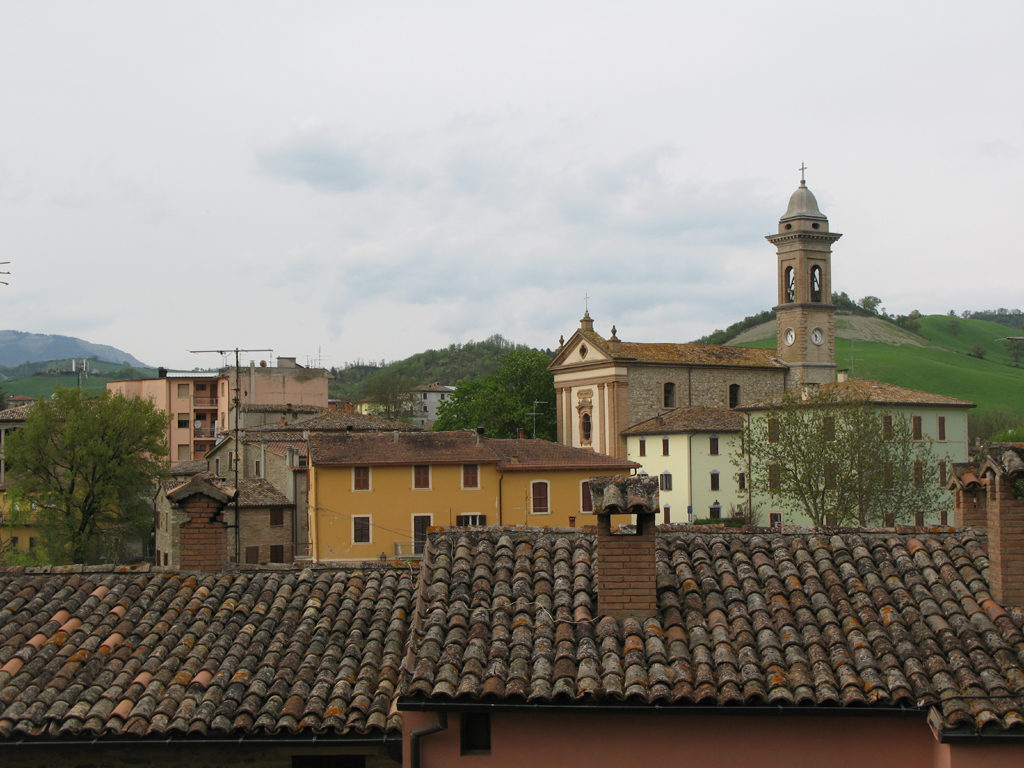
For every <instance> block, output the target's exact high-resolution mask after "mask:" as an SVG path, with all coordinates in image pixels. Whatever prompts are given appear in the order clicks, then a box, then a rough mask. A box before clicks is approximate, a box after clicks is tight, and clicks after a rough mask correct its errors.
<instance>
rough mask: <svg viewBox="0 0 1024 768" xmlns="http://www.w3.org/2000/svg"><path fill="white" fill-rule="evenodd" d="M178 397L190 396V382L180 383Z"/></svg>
mask: <svg viewBox="0 0 1024 768" xmlns="http://www.w3.org/2000/svg"><path fill="white" fill-rule="evenodd" d="M178 397H186V398H187V397H188V384H179V385H178Z"/></svg>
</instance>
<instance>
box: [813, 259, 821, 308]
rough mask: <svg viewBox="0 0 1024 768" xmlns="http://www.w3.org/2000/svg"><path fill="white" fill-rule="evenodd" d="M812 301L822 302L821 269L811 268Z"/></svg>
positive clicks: (818, 267)
mask: <svg viewBox="0 0 1024 768" xmlns="http://www.w3.org/2000/svg"><path fill="white" fill-rule="evenodd" d="M811 301H821V267H820V266H818V265H817V264H815V265H814V266H813V267H811Z"/></svg>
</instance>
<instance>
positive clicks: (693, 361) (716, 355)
mask: <svg viewBox="0 0 1024 768" xmlns="http://www.w3.org/2000/svg"><path fill="white" fill-rule="evenodd" d="M614 357H615V359H617V360H618V359H623V358H626V359H634V360H639V361H641V362H651V363H674V364H676V365H701V366H707V365H711V366H715V365H720V366H742V367H744V368H778V369H780V370H784V369H785V367H786V366H785V365H783V364H782V363H780V362H779V361H778V360H777V359H776V357H775V350H774V349H758V348H756V347H730V346H724V345H719V344H645V343H637V342H632V341H623V342H621V344H620V345H619V351H618V352H616V353H615V354H614Z"/></svg>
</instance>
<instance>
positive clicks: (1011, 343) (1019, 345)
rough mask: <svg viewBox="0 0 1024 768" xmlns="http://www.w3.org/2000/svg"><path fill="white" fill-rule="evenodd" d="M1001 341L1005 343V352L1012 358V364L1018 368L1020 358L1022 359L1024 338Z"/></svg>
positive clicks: (1014, 337)
mask: <svg viewBox="0 0 1024 768" xmlns="http://www.w3.org/2000/svg"><path fill="white" fill-rule="evenodd" d="M1003 341H1005V342H1006V351H1007V352H1008V353H1009V354H1010V357H1012V358H1013V364H1014V365H1016V366H1017V367H1018V368H1019V367H1020V361H1021V358H1024V337H1020V336H1010V337H1008V338H1006V339H1003Z"/></svg>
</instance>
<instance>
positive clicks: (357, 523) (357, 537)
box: [352, 515, 370, 544]
mask: <svg viewBox="0 0 1024 768" xmlns="http://www.w3.org/2000/svg"><path fill="white" fill-rule="evenodd" d="M352 542H353V543H354V544H369V543H370V516H369V515H356V516H354V517H353V518H352Z"/></svg>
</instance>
